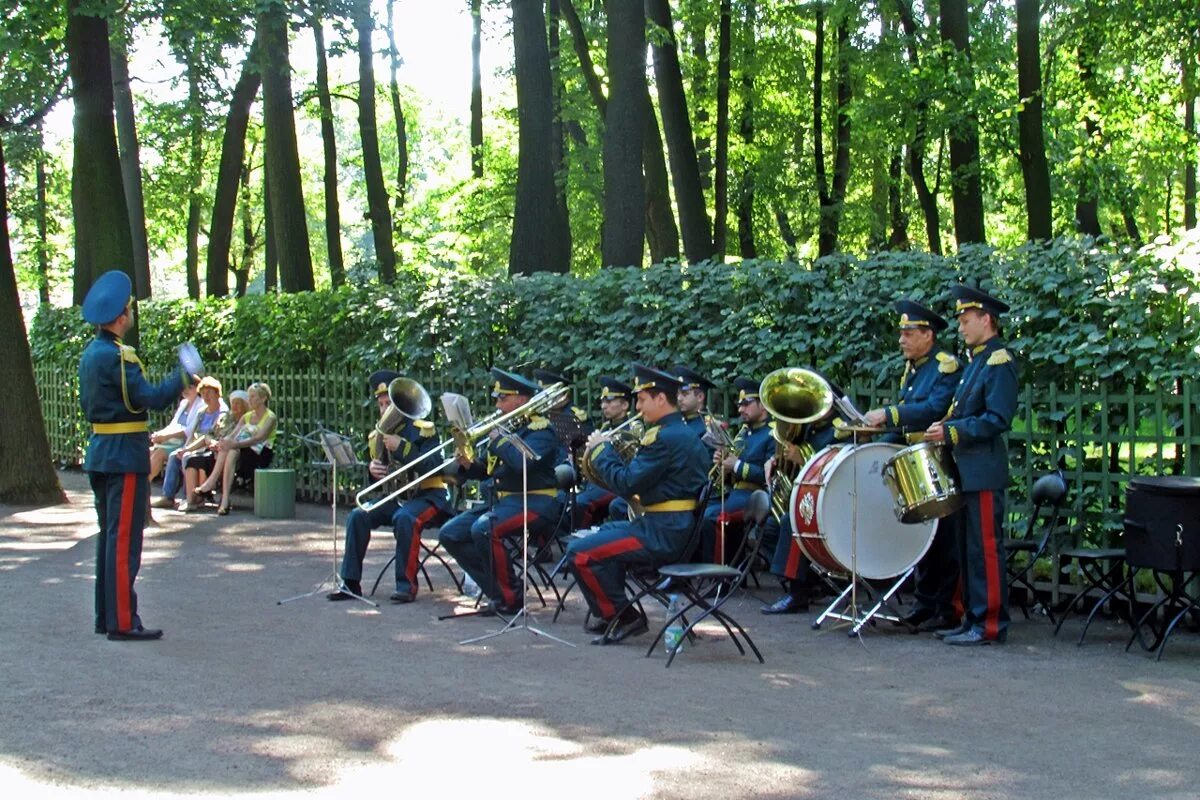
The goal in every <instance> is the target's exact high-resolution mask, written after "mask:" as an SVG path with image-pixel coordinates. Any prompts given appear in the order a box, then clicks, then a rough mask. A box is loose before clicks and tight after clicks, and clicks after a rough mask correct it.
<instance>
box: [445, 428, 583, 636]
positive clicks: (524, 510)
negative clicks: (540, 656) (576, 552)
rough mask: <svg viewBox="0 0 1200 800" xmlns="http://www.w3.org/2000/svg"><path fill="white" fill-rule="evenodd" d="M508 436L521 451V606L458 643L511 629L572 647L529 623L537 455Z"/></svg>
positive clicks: (517, 440)
mask: <svg viewBox="0 0 1200 800" xmlns="http://www.w3.org/2000/svg"><path fill="white" fill-rule="evenodd" d="M508 438H509V441H510V442H512V443H513V445H514V446H516V448H517V449H518V450H520V451H521V503H522V507H521V518H522V519H521V521H522V523H523V524H522V528H521V607H520V608H519V609H517V613H516V614H513V615H512V618H511V619H509V620H508V622H507V623H505V625H504V627H503V628H501V629H500V630H498V631H492V632H491V633H485V634H484V635H483V636H475V637H473V638H470V639H463V640H462V641H461V642H459V644H474V643H475V642H483V641H486V640H488V639H494V638H496V637H497V636H503V635H504V634H506V633H509V632H511V631H519V630H524V631H527V632H528V633H531V634H533V635H534V636H535V637H537V636H541V637H543V638H546V639H552V640H554V641H556V642H558V643H559V644H565V645H567V646H568V647H574V646H575V645H574V644H572V643H571V642H568V641H567V640H566V639H560V638H558V637H557V636H554V635H553V634H550V633H546V632H545V631H544V630H542V629H541V628H537V627H535V626H533V625H530V624H529V610H528V608H527V604H526V599H527V598H528V597H529V457H530V456H533V458H534V459H535V460H536V459H537V458H539V456H537V455H536V454H535V453H534V452H533V451H532V450H531V449H530V448H529V445H527V444H525V442H524V441H522V440H521V438H520V437H519V436H517V435H516V434H515V433H513V434H509V437H508ZM551 535H553V532H551ZM518 621H519V622H518Z"/></svg>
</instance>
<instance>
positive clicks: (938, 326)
mask: <svg viewBox="0 0 1200 800" xmlns="http://www.w3.org/2000/svg"><path fill="white" fill-rule="evenodd" d="M894 308H895V309H896V313H897V314H899V315H900V321H899V322H898V323H897V324H898V327H899V328H900V330H931V331H933V332H934V333H938V332H939V331H944V330H946V328H947V327H948V326H949V325H950V323H948V322H946V320H945V319H943V318H942V316H941V315H940V314H935V313H934V312H933V311H931V310H930V309H928V308H926V307H925V306H923V305H921V304H920V303H918V302H916V301H915V300H897V301H896V305H895V306H894Z"/></svg>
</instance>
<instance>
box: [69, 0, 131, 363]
mask: <svg viewBox="0 0 1200 800" xmlns="http://www.w3.org/2000/svg"><path fill="white" fill-rule="evenodd" d="M83 4H84V0H69V2H68V5H67V53H68V58H69V63H70V71H71V87H72V96H73V97H74V100H75V134H74V147H73V162H72V167H71V209H72V212H73V216H74V220H75V303H76V304H82V303H83V298H84V297H85V296H87V292H88V289H90V288H91V287H92V283H94V282H95V280H96V278H98V277H100V276H101V275H102V274H104V273H105V272H107V271H108V270H110V269H120V270H123V271H125V272H127V273H128V274H129V277H130V280H133V279H134V278H135V277H136V276H135V275H134V274H133V239H132V237H131V236H130V233H129V209H128V206H127V205H126V204H125V185H124V182H123V179H122V175H121V159H120V156H119V155H118V153H117V133H116V130H115V128H114V122H113V81H112V65H111V62H110V60H109V43H108V22H107V21H106V20H105V19H104V18H103V17H100V16H96V15H95V14H93V13H84V12H83V11H81V6H83ZM135 286H136V285H135ZM131 334H134V335H133V336H127V337H126V338H132V339H133V340H134V341H136V329H133V330H131Z"/></svg>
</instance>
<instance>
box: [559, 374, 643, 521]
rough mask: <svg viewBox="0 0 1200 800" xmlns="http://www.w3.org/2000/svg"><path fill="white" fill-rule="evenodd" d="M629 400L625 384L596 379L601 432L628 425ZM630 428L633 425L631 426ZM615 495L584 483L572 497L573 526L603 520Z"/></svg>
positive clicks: (630, 395) (604, 377) (629, 394)
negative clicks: (598, 389)
mask: <svg viewBox="0 0 1200 800" xmlns="http://www.w3.org/2000/svg"><path fill="white" fill-rule="evenodd" d="M632 397H633V389H631V388H630V387H629V384H627V383H625V382H624V381H619V380H617V379H616V378H613V377H610V376H608V375H601V376H600V416H601V418H602V421H601V423H600V428H599V430H600V431H601V432H605V431H611V430H613V429H615V428H619V427H620V426H621V425H624V424H625V423H626V422H628V420H629V403H630V399H631V398H632ZM633 425H637V423H631V427H632V426H633ZM638 432H639V433H640V428H639V431H638ZM616 496H617V495H616V494H615V493H613V492H610V491H609V490H608V489H605V488H604V487H603V486H596V485H594V484H591V483H585V484H584V485H583V486H582V488H580V490H579V494H578V495H576V497H575V527H576V528H590V527H591V526H593V525H595V524H596V523H597V522H599V521H600V520H602V519H604V518H605V517H607V516H608V506H609V504H610V503H612V501H613V500H614V499H615V498H616Z"/></svg>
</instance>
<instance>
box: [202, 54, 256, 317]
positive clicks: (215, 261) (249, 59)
mask: <svg viewBox="0 0 1200 800" xmlns="http://www.w3.org/2000/svg"><path fill="white" fill-rule="evenodd" d="M258 59H259V52H258V40H257V39H255V40H254V43H253V44H251V45H250V49H249V51H247V54H246V60H245V61H244V62H243V63H242V74H241V76H240V77H239V78H238V82H237V85H236V86H234V88H233V97H232V98H231V99H230V101H229V112H228V114H227V115H226V117H225V132H224V134H223V135H222V137H221V162H220V165H219V166H218V167H217V186H216V191H215V192H214V197H213V210H212V221H211V222H210V223H209V226H208V260H207V264H206V267H205V278H204V283H205V286H206V287H207V289H208V295H209V297H225V296H226V295H228V294H229V270H230V259H229V251H230V248H231V246H232V243H233V219H234V215H235V213H236V211H237V198H238V182H239V179H240V176H241V174H242V171H243V163H242V162H243V160H244V159H245V157H246V128H247V126H248V125H249V123H250V108H251V107H252V106H253V105H254V98H255V97H256V96H257V95H258V87H259V84H260V83H261V82H262V76H261V74H260V72H259V68H258ZM244 185H248V183H247V184H244ZM242 197H243V198H244V199H243V201H242V205H243V206H248V205H249V195H247V194H246V193H245V192H244V191H243V194H242ZM242 269H243V270H245V271H248V270H249V264H247V263H246V262H244V261H243V262H242ZM237 279H238V283H239V284H240V285H243V290H242V292H240V293H239V294H238V296H239V297H240V296H241V295H242V294H244V293H245V288H244V279H243V277H242V276H241V275H239V276H237Z"/></svg>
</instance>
